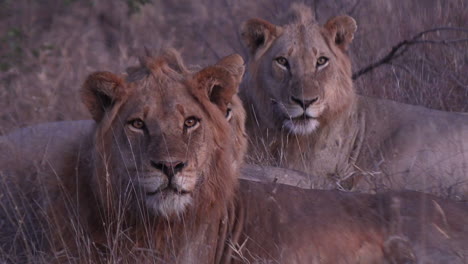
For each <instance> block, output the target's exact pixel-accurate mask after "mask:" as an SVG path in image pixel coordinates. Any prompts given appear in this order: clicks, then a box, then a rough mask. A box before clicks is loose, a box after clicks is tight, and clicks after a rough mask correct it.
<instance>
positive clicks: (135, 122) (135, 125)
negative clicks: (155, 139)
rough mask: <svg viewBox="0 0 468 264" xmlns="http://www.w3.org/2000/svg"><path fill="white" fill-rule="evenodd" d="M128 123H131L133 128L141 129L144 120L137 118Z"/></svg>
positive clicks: (143, 125)
mask: <svg viewBox="0 0 468 264" xmlns="http://www.w3.org/2000/svg"><path fill="white" fill-rule="evenodd" d="M130 124H131V125H132V127H133V128H136V129H143V128H144V127H145V122H143V120H141V119H139V118H138V119H134V120H132V121H130Z"/></svg>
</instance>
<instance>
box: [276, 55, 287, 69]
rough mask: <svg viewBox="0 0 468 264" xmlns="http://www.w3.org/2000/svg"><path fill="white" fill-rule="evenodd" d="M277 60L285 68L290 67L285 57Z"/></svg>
mask: <svg viewBox="0 0 468 264" xmlns="http://www.w3.org/2000/svg"><path fill="white" fill-rule="evenodd" d="M275 60H276V62H277V63H278V64H279V65H283V66H284V67H288V65H289V63H288V60H287V59H286V58H285V57H278V58H276V59H275Z"/></svg>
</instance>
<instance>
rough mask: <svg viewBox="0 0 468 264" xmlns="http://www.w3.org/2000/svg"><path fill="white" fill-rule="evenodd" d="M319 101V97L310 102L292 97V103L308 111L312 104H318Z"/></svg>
mask: <svg viewBox="0 0 468 264" xmlns="http://www.w3.org/2000/svg"><path fill="white" fill-rule="evenodd" d="M317 100H318V96H317V97H315V98H313V99H310V100H306V99H299V98H296V97H294V96H291V101H293V102H295V103H296V104H298V105H300V106H301V107H302V108H303V109H304V110H306V109H307V108H308V107H309V106H310V105H311V104H313V103H315V102H317Z"/></svg>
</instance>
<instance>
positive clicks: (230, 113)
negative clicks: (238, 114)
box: [226, 108, 232, 121]
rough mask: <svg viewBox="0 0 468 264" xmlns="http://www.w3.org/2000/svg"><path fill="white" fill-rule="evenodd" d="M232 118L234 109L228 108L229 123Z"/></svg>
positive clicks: (227, 117)
mask: <svg viewBox="0 0 468 264" xmlns="http://www.w3.org/2000/svg"><path fill="white" fill-rule="evenodd" d="M231 117H232V109H231V108H228V109H227V110H226V119H227V120H228V121H229V120H230V119H231Z"/></svg>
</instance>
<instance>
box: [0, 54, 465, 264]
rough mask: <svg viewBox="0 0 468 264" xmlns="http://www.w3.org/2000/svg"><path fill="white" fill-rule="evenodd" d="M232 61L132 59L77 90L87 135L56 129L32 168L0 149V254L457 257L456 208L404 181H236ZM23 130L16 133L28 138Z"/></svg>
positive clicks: (81, 259)
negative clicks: (86, 115) (392, 185)
mask: <svg viewBox="0 0 468 264" xmlns="http://www.w3.org/2000/svg"><path fill="white" fill-rule="evenodd" d="M243 70H244V67H243V60H242V59H241V58H240V56H238V55H232V56H229V57H227V58H224V59H222V60H221V61H220V62H219V63H218V64H216V65H214V66H211V67H208V68H205V69H203V70H201V71H199V72H197V73H192V72H190V71H188V70H187V69H186V68H185V66H184V65H183V64H182V61H181V59H180V57H179V55H178V54H177V53H175V52H173V51H172V52H168V53H166V54H165V55H164V56H161V57H155V58H147V59H145V60H144V61H143V63H142V65H141V66H140V67H137V68H133V69H131V70H130V73H129V75H128V77H126V78H125V79H124V78H123V77H121V76H117V75H114V74H112V73H109V72H97V73H93V74H91V75H90V76H89V77H88V79H87V80H86V82H85V84H84V86H83V89H82V91H83V100H84V102H85V104H86V106H87V107H88V109H89V110H90V112H91V114H92V116H93V119H94V120H95V122H96V123H95V124H94V125H93V127H92V128H91V130H89V131H88V133H84V134H81V135H75V136H76V138H69V139H67V140H68V142H69V143H70V144H67V145H64V146H62V148H59V147H58V146H55V145H51V146H52V148H51V149H48V151H52V152H55V153H54V154H53V155H51V154H46V155H45V156H44V157H40V158H45V162H46V164H45V166H44V167H45V168H46V170H45V171H39V170H38V169H37V168H34V167H32V168H31V167H28V166H26V165H27V164H26V163H27V162H26V163H22V162H23V161H24V159H21V158H22V156H21V155H20V156H17V158H18V159H19V160H18V162H20V163H16V164H15V160H14V159H13V160H12V159H8V157H2V159H3V158H5V159H7V162H5V163H1V165H2V166H1V167H0V180H1V181H0V183H2V184H5V183H7V184H5V186H3V187H2V188H1V190H2V193H1V195H0V202H1V203H0V205H1V206H0V219H2V222H0V225H1V226H0V227H1V228H0V249H1V250H0V259H4V260H5V261H10V262H11V263H18V262H29V263H39V262H44V263H51V262H59V263H70V262H71V263H184V264H185V263H330V264H332V263H333V264H336V263H376V264H377V263H385V262H386V261H387V262H388V263H402V262H403V261H404V263H414V262H416V261H426V260H428V259H430V260H431V261H433V262H434V263H462V261H463V259H466V257H467V255H468V248H467V247H468V243H467V239H468V211H467V210H466V208H465V207H464V206H463V205H461V204H457V203H455V202H450V201H445V200H443V199H439V198H436V197H433V196H431V195H425V194H420V193H415V192H407V193H387V194H381V195H370V194H357V193H345V192H337V191H316V190H304V189H299V188H294V187H291V186H286V185H280V184H263V183H258V182H251V181H246V180H238V176H239V169H240V165H241V164H242V159H243V154H244V152H245V148H246V144H247V142H246V139H245V133H244V126H243V122H244V112H243V110H242V108H241V107H240V101H239V98H238V97H237V95H236V92H237V87H238V85H239V83H240V80H241V78H242V77H241V76H242V73H243ZM229 109H231V110H229ZM30 131H31V130H26V131H22V132H24V133H17V134H16V135H23V136H24V137H25V138H30V137H36V136H37V135H31V134H28V132H30ZM20 132H21V131H20ZM6 138H12V139H14V138H15V136H7V137H6ZM4 139H5V138H2V140H0V142H5V141H4ZM36 139H37V138H36ZM52 140H54V139H52ZM58 141H61V140H60V139H58ZM36 143H39V142H36ZM14 145H15V142H12V145H10V147H12V149H15V146H14ZM0 146H2V148H5V146H4V145H2V144H0ZM25 147H26V148H27V147H28V146H25ZM2 150H5V149H2ZM18 153H21V151H20V152H18ZM14 154H15V153H10V156H15V155H14ZM49 158H55V159H56V160H49ZM26 160H27V161H31V160H29V157H26ZM31 163H32V162H31ZM18 164H20V165H18ZM31 165H32V164H31ZM37 165H38V166H39V167H40V166H41V165H40V164H37ZM48 166H51V167H52V169H53V173H52V172H50V171H49V172H47V168H48V169H50V168H49V167H48ZM15 167H16V169H17V170H15ZM30 169H31V170H30ZM8 183H9V184H8ZM35 187H39V188H38V190H35ZM41 187H43V188H44V190H42V189H41ZM15 188H18V190H19V191H18V190H17V191H18V193H17V194H18V195H15V193H14V190H15ZM36 191H37V193H35V192H36ZM21 195H24V197H22V196H21ZM21 198H25V199H23V200H22V199H21ZM28 203H29V207H28ZM7 206H10V207H11V208H10V211H8V208H6V207H7ZM22 207H25V208H22ZM5 209H7V210H5ZM5 211H6V213H5ZM43 214H45V216H44V215H43ZM31 221H32V222H31ZM36 221H38V222H36ZM42 229H43V230H44V232H43V233H42V232H41V230H42ZM15 245H18V246H19V247H18V248H14V246H15ZM22 248H23V250H24V251H25V252H26V253H24V254H25V255H23V257H24V258H23V259H22V260H21V261H17V260H18V259H15V258H14V256H13V257H12V256H9V254H8V253H13V254H18V255H20V254H21V249H22ZM428 249H430V250H428ZM433 249H437V250H433ZM28 253H29V254H28ZM19 257H21V256H19Z"/></svg>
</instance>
